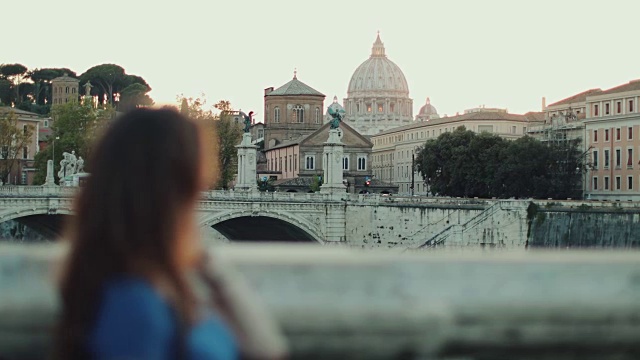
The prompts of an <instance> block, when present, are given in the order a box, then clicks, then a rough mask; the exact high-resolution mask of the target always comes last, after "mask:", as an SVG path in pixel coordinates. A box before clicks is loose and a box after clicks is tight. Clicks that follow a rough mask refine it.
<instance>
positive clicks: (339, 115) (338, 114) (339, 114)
mask: <svg viewBox="0 0 640 360" xmlns="http://www.w3.org/2000/svg"><path fill="white" fill-rule="evenodd" d="M328 112H329V115H331V118H332V119H331V129H337V128H339V127H340V122H342V119H343V118H344V114H345V112H344V110H342V109H337V110H335V109H333V108H332V107H329V109H328Z"/></svg>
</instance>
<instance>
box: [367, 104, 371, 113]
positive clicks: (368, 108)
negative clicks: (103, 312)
mask: <svg viewBox="0 0 640 360" xmlns="http://www.w3.org/2000/svg"><path fill="white" fill-rule="evenodd" d="M367 112H371V104H367Z"/></svg>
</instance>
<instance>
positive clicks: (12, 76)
mask: <svg viewBox="0 0 640 360" xmlns="http://www.w3.org/2000/svg"><path fill="white" fill-rule="evenodd" d="M26 75H27V67H26V66H24V65H22V64H4V65H0V77H2V78H4V79H6V80H9V81H10V82H11V84H12V87H13V91H14V92H15V98H14V99H15V101H14V102H15V103H19V102H20V84H21V83H22V80H24V78H25V76H26Z"/></svg>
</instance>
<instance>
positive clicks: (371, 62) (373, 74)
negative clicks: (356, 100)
mask: <svg viewBox="0 0 640 360" xmlns="http://www.w3.org/2000/svg"><path fill="white" fill-rule="evenodd" d="M368 93H376V94H380V95H382V94H384V93H387V94H393V95H395V96H408V95H409V85H408V84H407V79H406V78H405V77H404V74H403V73H402V70H400V67H398V65H396V64H395V63H394V62H393V61H391V60H389V59H388V58H387V55H386V54H385V49H384V44H383V43H382V41H381V40H380V34H378V37H377V38H376V41H375V42H374V43H373V48H372V49H371V56H370V57H369V59H367V60H366V61H365V62H363V63H362V64H360V66H358V68H356V71H355V72H354V73H353V76H352V77H351V81H349V88H348V90H347V96H348V97H354V96H366V94H368Z"/></svg>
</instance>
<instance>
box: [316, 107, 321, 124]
mask: <svg viewBox="0 0 640 360" xmlns="http://www.w3.org/2000/svg"><path fill="white" fill-rule="evenodd" d="M316 124H320V109H318V108H316Z"/></svg>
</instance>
